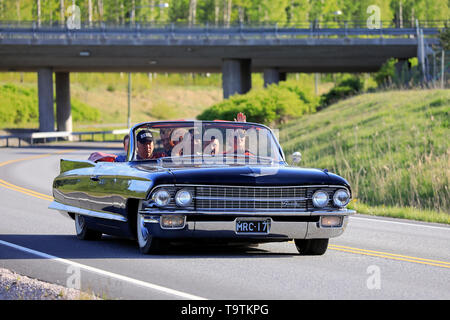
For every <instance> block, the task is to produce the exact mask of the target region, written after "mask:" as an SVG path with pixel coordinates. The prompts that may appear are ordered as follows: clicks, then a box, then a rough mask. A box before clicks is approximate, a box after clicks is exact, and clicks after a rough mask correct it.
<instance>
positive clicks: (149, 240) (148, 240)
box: [136, 214, 165, 254]
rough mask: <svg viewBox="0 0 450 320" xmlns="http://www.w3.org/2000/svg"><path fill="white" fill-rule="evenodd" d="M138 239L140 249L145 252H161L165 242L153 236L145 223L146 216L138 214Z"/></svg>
mask: <svg viewBox="0 0 450 320" xmlns="http://www.w3.org/2000/svg"><path fill="white" fill-rule="evenodd" d="M136 224H137V240H138V245H139V251H140V252H141V253H143V254H152V253H153V254H154V253H161V252H162V251H163V249H164V247H165V246H164V243H163V241H162V240H161V239H158V238H155V237H153V236H152V235H151V234H150V233H149V232H148V230H147V228H146V227H145V225H144V217H143V216H142V215H141V214H138V218H137V223H136Z"/></svg>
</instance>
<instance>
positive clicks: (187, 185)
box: [152, 183, 348, 191]
mask: <svg viewBox="0 0 450 320" xmlns="http://www.w3.org/2000/svg"><path fill="white" fill-rule="evenodd" d="M158 187H179V188H181V187H217V188H228V187H230V188H260V189H266V188H277V189H280V188H310V187H314V188H315V187H322V188H334V187H339V188H343V189H346V190H347V191H348V188H347V187H346V186H343V185H332V184H319V185H315V184H305V185H300V186H298V185H295V186H243V185H240V186H239V185H238V186H236V185H217V184H183V183H181V184H159V185H156V186H154V188H153V189H152V191H153V190H154V189H155V188H158Z"/></svg>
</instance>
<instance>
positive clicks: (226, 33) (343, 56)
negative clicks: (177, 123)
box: [0, 24, 438, 131]
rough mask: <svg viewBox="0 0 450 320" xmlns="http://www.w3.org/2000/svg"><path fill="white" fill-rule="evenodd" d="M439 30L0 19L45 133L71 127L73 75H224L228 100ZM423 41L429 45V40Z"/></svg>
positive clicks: (354, 64)
mask: <svg viewBox="0 0 450 320" xmlns="http://www.w3.org/2000/svg"><path fill="white" fill-rule="evenodd" d="M437 34H438V29H437V28H422V29H421V28H380V29H367V28H360V27H355V28H347V27H346V28H315V27H310V28H289V27H285V28H278V27H276V26H272V27H247V26H238V27H227V28H225V27H208V26H204V27H179V26H175V25H173V24H172V25H165V26H157V27H155V26H142V25H138V24H136V25H132V26H106V25H99V26H97V27H89V28H81V29H68V28H66V27H59V26H40V27H36V26H35V25H29V26H23V25H21V26H9V25H1V24H0V71H8V72H11V71H27V72H37V73H38V92H39V113H40V117H39V118H40V131H54V116H53V92H54V89H53V73H55V87H56V106H57V130H58V131H71V129H72V123H71V116H70V114H71V112H70V76H69V74H70V72H212V73H213V72H221V73H222V80H223V81H222V82H223V93H224V97H225V98H227V97H229V96H230V95H232V94H235V93H238V94H241V93H245V92H247V91H249V90H250V89H251V73H252V72H262V73H264V82H265V85H268V84H271V83H277V82H278V81H282V80H285V79H286V74H287V73H289V72H296V73H308V72H320V73H332V72H375V71H377V70H379V68H380V67H381V65H382V64H383V63H384V62H385V61H386V60H387V59H389V58H397V59H399V61H400V62H401V63H406V62H407V59H409V58H411V57H416V56H419V57H420V55H423V54H424V53H423V52H424V51H423V50H422V49H423V48H424V47H425V48H426V47H427V45H430V44H436V43H438V40H437V38H436V36H437ZM424 43H425V45H424Z"/></svg>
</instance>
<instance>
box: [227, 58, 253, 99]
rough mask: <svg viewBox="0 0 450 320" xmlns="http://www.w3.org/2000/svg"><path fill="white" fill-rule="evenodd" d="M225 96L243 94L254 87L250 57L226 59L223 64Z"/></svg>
mask: <svg viewBox="0 0 450 320" xmlns="http://www.w3.org/2000/svg"><path fill="white" fill-rule="evenodd" d="M222 86H223V97H224V99H227V98H228V97H230V96H232V95H233V94H235V93H238V94H243V93H246V92H248V91H250V89H251V88H252V72H251V60H250V59H224V60H223V64H222Z"/></svg>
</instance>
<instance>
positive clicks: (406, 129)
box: [280, 90, 450, 223]
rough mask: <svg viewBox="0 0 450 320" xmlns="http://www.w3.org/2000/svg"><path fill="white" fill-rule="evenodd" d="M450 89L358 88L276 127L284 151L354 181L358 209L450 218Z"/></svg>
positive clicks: (426, 218) (411, 216)
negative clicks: (361, 91) (297, 153)
mask: <svg viewBox="0 0 450 320" xmlns="http://www.w3.org/2000/svg"><path fill="white" fill-rule="evenodd" d="M449 138H450V90H410V91H391V92H381V93H371V94H363V95H360V96H357V97H354V98H350V99H347V100H344V101H341V102H339V103H337V104H334V105H332V106H330V107H329V108H326V109H324V110H322V111H320V112H318V113H316V114H312V115H307V116H304V117H302V118H301V119H299V120H295V121H291V122H289V123H287V124H286V125H284V126H282V128H281V130H280V140H281V144H282V146H283V148H284V151H285V153H286V155H290V154H292V152H294V151H300V152H301V153H302V162H301V165H302V166H304V167H316V168H327V169H328V170H329V171H331V172H335V173H337V174H339V175H341V176H343V177H345V178H346V179H347V180H348V181H349V182H350V184H351V185H352V188H353V197H354V199H355V201H353V202H352V203H351V207H353V208H355V209H356V210H358V212H360V213H365V214H375V215H383V216H394V217H401V218H408V219H415V220H422V221H430V222H442V223H450V190H449V184H448V183H449V176H450V170H449V168H450V165H449V164H450V163H449V156H450V147H449V145H450V143H449V141H450V139H449Z"/></svg>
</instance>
